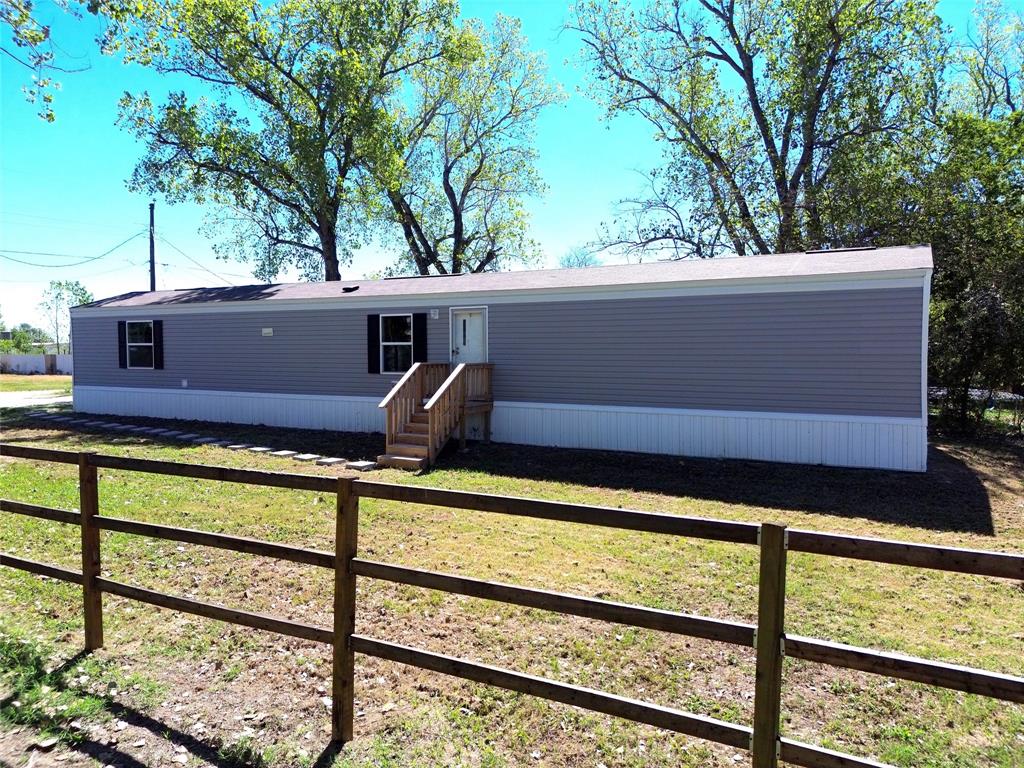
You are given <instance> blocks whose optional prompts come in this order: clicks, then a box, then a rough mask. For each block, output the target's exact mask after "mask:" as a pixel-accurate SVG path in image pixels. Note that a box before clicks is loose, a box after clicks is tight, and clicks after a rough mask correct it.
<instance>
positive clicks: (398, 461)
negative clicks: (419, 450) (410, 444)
mask: <svg viewBox="0 0 1024 768" xmlns="http://www.w3.org/2000/svg"><path fill="white" fill-rule="evenodd" d="M377 463H378V464H380V465H382V466H385V467H395V468H397V469H422V468H423V467H425V466H426V465H427V460H426V459H425V458H422V457H418V456H399V455H397V454H393V453H385V454H381V455H380V456H378V457H377Z"/></svg>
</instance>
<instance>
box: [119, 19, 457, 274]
mask: <svg viewBox="0 0 1024 768" xmlns="http://www.w3.org/2000/svg"><path fill="white" fill-rule="evenodd" d="M456 10H457V9H456V6H455V3H454V2H453V0H381V1H380V2H369V3H347V2H346V3H339V2H336V1H335V0H291V1H285V0H280V1H279V2H276V3H272V4H259V3H243V2H241V0H187V1H186V0H159V2H157V3H156V5H155V7H153V8H152V9H144V11H143V12H142V13H141V14H140V15H139V16H138V18H137V19H136V21H135V30H136V31H135V36H134V37H133V38H131V39H130V40H128V42H126V43H125V47H126V51H127V56H126V58H127V59H128V60H137V61H141V62H143V63H146V64H150V65H151V66H153V67H155V68H156V69H157V70H158V71H160V72H174V73H179V74H185V75H188V76H190V77H192V78H194V79H195V80H196V81H198V82H200V83H203V84H205V85H206V86H207V87H209V88H210V89H211V90H212V91H213V95H214V98H213V99H199V100H197V101H193V100H190V99H189V98H188V97H187V96H186V95H185V94H184V93H182V92H177V93H172V94H171V95H170V97H169V98H168V100H167V102H166V103H165V104H163V105H161V106H159V107H154V105H153V103H152V101H151V100H150V98H149V96H148V94H142V95H138V96H131V95H128V94H126V96H125V98H124V99H123V101H122V118H121V119H122V123H123V124H124V125H125V126H127V127H128V128H129V129H130V130H132V131H133V132H134V133H135V134H136V135H137V136H139V137H140V138H142V139H144V140H145V141H146V142H147V153H146V155H145V157H143V159H142V160H141V161H140V163H139V164H138V166H137V167H136V169H135V172H134V174H133V176H132V178H131V182H130V185H129V186H130V187H131V188H132V189H135V190H145V191H146V192H149V193H154V192H158V193H162V194H163V195H165V196H166V197H167V198H168V199H169V200H171V201H172V202H175V201H183V200H192V201H194V202H198V203H206V202H210V203H213V204H215V205H216V206H218V207H219V209H220V210H221V212H222V215H223V219H222V222H223V224H224V225H227V226H229V227H234V228H235V230H236V233H237V234H238V237H236V238H235V239H234V240H233V241H232V240H229V241H228V242H226V243H224V244H222V252H224V253H226V254H234V255H236V256H239V257H240V258H243V259H248V258H255V260H256V270H255V272H256V274H257V276H259V277H261V278H263V279H268V280H269V279H272V278H273V277H274V276H275V275H276V274H277V273H278V272H279V271H280V269H282V268H283V267H284V266H286V265H294V266H296V267H298V268H299V269H301V270H302V271H303V273H304V274H305V275H306V276H307V277H311V278H312V277H317V276H321V275H322V276H324V277H325V278H326V279H327V280H339V279H340V263H341V261H342V260H344V259H346V258H348V252H349V249H350V248H351V246H352V245H353V244H354V243H355V241H354V240H353V239H352V233H351V232H350V229H351V228H353V227H357V226H358V224H359V222H360V219H361V213H362V210H363V206H364V204H365V199H364V198H365V196H366V194H367V193H366V191H365V189H364V188H363V187H362V186H361V185H360V184H359V183H358V181H359V179H358V177H359V175H360V173H361V169H363V168H365V167H372V168H373V169H374V173H375V176H376V177H377V178H379V179H381V180H383V181H386V182H388V183H391V184H393V183H394V181H393V180H394V179H396V178H397V177H398V176H399V175H400V173H401V168H402V163H401V156H400V154H399V153H398V152H396V148H395V142H394V140H393V135H394V129H395V117H394V113H393V111H392V109H391V105H392V104H393V101H394V99H395V98H397V94H398V92H399V91H400V89H401V88H402V87H403V83H404V78H405V77H406V76H407V73H408V72H409V71H410V70H413V69H416V68H419V67H423V66H426V65H427V64H429V63H432V62H438V61H440V60H442V59H446V58H457V57H458V55H459V52H458V50H457V46H458V42H459V40H458V38H457V37H454V38H453V37H452V35H451V31H452V29H453V25H454V17H455V14H456ZM356 234H358V233H356ZM346 238H347V239H346ZM252 242H256V243H258V251H257V253H256V254H255V255H253V254H252V253H251V243H252Z"/></svg>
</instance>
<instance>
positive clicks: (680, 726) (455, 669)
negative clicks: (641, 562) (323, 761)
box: [352, 635, 751, 749]
mask: <svg viewBox="0 0 1024 768" xmlns="http://www.w3.org/2000/svg"><path fill="white" fill-rule="evenodd" d="M352 647H353V648H354V649H355V650H356V651H357V652H358V653H364V654H366V655H367V656H376V657H377V658H380V659H388V660H389V661H397V662H399V663H401V664H409V665H410V666H414V667H420V668H421V669H429V670H431V671H433V672H441V673H442V674H446V675H453V676H455V677H461V678H463V679H465V680H472V681H474V682H477V683H486V684H487V685H495V686H497V687H499V688H505V689H507V690H510V691H518V692H519V693H527V694H530V695H531V696H540V697H542V698H545V699H550V700H551V701H558V702H561V703H562V704H571V705H572V706H574V707H582V708H583V709H589V710H591V711H593V712H603V713H604V714H606V715H614V716H616V717H623V718H625V719H627V720H634V721H636V722H638V723H647V724H648V725H654V726H657V727H659V728H666V729H668V730H670V731H676V732H677V733H685V734H686V735H688V736H696V737H698V738H701V739H707V740H709V741H715V742H718V743H719V744H727V745H728V746H730V747H737V748H739V749H746V748H747V747H748V746H749V744H750V734H751V730H750V728H747V727H744V726H742V725H734V724H733V723H726V722H724V721H722V720H715V719H714V718H711V717H705V716H703V715H692V714H689V713H688V712H680V711H678V710H675V709H669V708H667V707H660V706H657V705H656V704H648V703H646V702H642V701H636V700H634V699H627V698H623V697H621V696H614V695H612V694H610V693H603V692H602V691H595V690H592V689H590V688H582V687H580V686H576V685H569V684H568V683H560V682H556V681H554V680H548V679H547V678H544V677H534V676H533V675H527V674H524V673H522V672H512V671H510V670H507V669H501V668H499V667H491V666H488V665H486V664H478V663H477V662H473V661H466V660H464V659H457V658H455V657H454V656H444V655H441V654H439V653H430V652H429V651H422V650H419V649H417V648H409V647H407V646H404V645H397V644H395V643H385V642H382V641H380V640H373V639H371V638H368V637H362V636H360V635H354V636H353V637H352Z"/></svg>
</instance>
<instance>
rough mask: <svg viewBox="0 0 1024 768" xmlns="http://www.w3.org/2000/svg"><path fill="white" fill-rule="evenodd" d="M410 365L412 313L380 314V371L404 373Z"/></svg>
mask: <svg viewBox="0 0 1024 768" xmlns="http://www.w3.org/2000/svg"><path fill="white" fill-rule="evenodd" d="M411 367H412V315H381V316H380V372H381V373H405V372H406V371H407V370H409V368H411Z"/></svg>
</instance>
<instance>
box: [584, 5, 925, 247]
mask: <svg viewBox="0 0 1024 768" xmlns="http://www.w3.org/2000/svg"><path fill="white" fill-rule="evenodd" d="M570 27H571V28H572V29H575V30H576V31H578V32H579V33H580V34H581V36H582V42H583V52H584V58H585V60H586V62H587V63H588V64H589V65H590V68H591V71H592V74H593V79H592V92H594V93H595V94H596V96H597V97H598V98H599V99H600V101H601V102H602V103H603V105H604V106H605V108H606V110H607V113H608V115H609V116H614V115H616V114H620V113H625V112H628V113H633V114H637V115H640V116H641V117H643V118H644V119H646V120H647V121H648V122H649V123H650V124H651V126H652V127H653V129H654V137H655V140H657V141H659V142H663V143H664V146H665V164H664V167H663V168H661V169H660V170H659V172H658V174H657V179H656V181H657V185H656V189H657V195H656V196H655V198H654V199H652V200H649V201H646V203H645V204H641V211H642V213H646V214H650V215H649V216H648V217H644V216H641V219H642V221H641V223H640V225H639V226H638V227H637V230H638V231H637V233H636V234H635V235H634V236H633V237H631V238H625V240H626V242H627V243H629V242H632V243H634V244H636V245H639V246H641V247H643V246H646V245H648V244H651V243H655V242H658V243H669V244H670V245H671V246H672V247H674V248H675V250H676V253H677V254H678V255H700V256H713V255H716V254H717V253H719V252H722V251H723V250H727V249H731V250H733V251H734V252H736V253H739V254H745V253H772V252H779V251H790V250H799V249H802V248H805V247H816V246H820V245H822V244H823V242H824V239H825V238H824V231H823V221H822V212H821V211H820V209H819V203H818V197H819V195H820V192H821V189H822V187H823V186H824V185H825V184H826V183H827V181H828V179H829V177H830V174H831V173H832V172H833V167H834V165H835V164H836V163H837V161H839V160H840V159H841V158H842V157H843V156H844V155H845V154H846V153H848V152H851V151H856V149H857V148H858V147H859V146H861V145H862V144H864V143H866V142H869V141H870V142H872V143H874V144H879V143H881V144H890V143H893V142H897V141H898V140H899V134H900V131H901V130H903V129H904V128H905V127H906V126H908V125H910V124H912V123H913V121H915V120H917V119H919V117H920V114H921V110H922V109H923V107H924V105H925V104H926V102H927V96H928V93H929V90H928V87H929V85H930V84H931V83H932V82H933V80H934V78H935V77H936V73H937V72H939V71H941V67H942V63H943V60H944V59H943V55H942V54H943V51H942V43H943V42H944V39H943V38H942V35H941V34H940V28H939V22H938V19H937V18H936V16H935V14H934V1H933V0H891V1H890V2H885V3H879V2H876V1H875V0H853V1H852V2H844V3H835V2H832V0H810V2H808V0H747V1H746V2H742V3H735V2H727V1H726V0H709V1H708V2H701V3H688V2H684V1H683V0H652V2H650V3H648V4H647V5H645V6H643V7H642V8H640V9H636V8H634V7H633V6H632V5H631V4H630V3H628V2H626V1H625V0H592V1H591V2H586V3H583V4H582V5H581V6H579V7H578V9H577V10H576V13H575V17H574V19H573V21H572V22H571V24H570Z"/></svg>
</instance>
